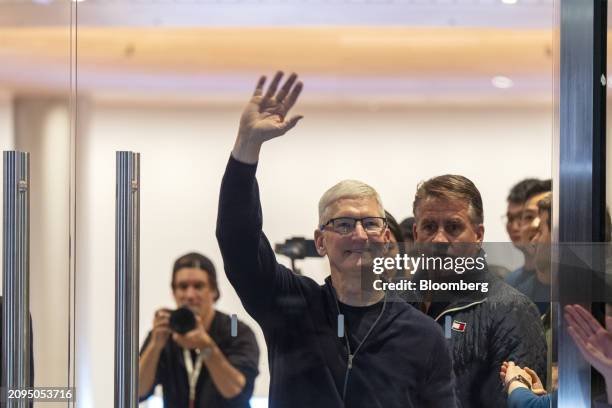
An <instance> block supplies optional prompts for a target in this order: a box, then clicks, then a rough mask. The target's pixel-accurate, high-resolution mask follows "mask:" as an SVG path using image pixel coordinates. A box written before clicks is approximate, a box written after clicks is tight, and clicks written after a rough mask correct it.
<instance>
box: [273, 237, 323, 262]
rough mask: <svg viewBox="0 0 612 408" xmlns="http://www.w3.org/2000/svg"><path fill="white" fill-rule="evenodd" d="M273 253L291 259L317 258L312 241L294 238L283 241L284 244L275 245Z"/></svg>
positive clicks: (317, 254)
mask: <svg viewBox="0 0 612 408" xmlns="http://www.w3.org/2000/svg"><path fill="white" fill-rule="evenodd" d="M274 252H276V253H277V254H280V255H285V256H287V257H289V258H291V259H304V258H319V257H320V256H321V255H319V253H318V252H317V248H316V247H315V242H314V241H313V240H312V239H305V238H302V237H294V238H290V239H288V240H286V241H285V243H284V244H276V245H275V246H274Z"/></svg>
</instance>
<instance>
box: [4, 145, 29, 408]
mask: <svg viewBox="0 0 612 408" xmlns="http://www.w3.org/2000/svg"><path fill="white" fill-rule="evenodd" d="M29 159H30V155H29V153H25V152H17V151H5V152H4V153H3V167H4V184H3V217H4V226H3V231H2V239H3V241H2V242H3V253H2V285H3V286H2V287H3V292H4V299H3V305H2V306H3V307H2V386H3V387H4V388H3V390H4V395H3V396H2V397H3V398H4V401H8V400H7V399H6V397H7V391H6V390H7V389H24V388H27V387H30V386H32V384H30V359H31V358H32V356H31V355H30V350H31V349H30V341H31V337H30V320H29V316H30V261H29V259H30V193H29V187H30V162H29ZM2 406H6V407H10V408H13V407H20V408H21V407H26V406H27V400H24V399H22V400H12V401H8V402H6V403H5V402H2Z"/></svg>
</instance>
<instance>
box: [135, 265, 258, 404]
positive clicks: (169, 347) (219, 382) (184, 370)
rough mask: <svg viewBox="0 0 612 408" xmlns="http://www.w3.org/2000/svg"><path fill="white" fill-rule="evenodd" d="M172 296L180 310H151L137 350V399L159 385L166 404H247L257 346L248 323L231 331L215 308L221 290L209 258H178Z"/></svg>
mask: <svg viewBox="0 0 612 408" xmlns="http://www.w3.org/2000/svg"><path fill="white" fill-rule="evenodd" d="M172 294H173V295H174V300H175V302H176V305H177V307H179V309H177V310H176V311H174V312H173V311H171V310H168V309H159V310H157V311H156V312H155V317H154V319H153V330H152V331H151V332H150V333H149V335H148V336H147V339H146V340H145V343H144V344H143V346H142V349H141V352H140V362H139V397H140V400H141V401H142V400H144V399H146V398H148V397H149V396H150V395H151V394H152V393H153V389H154V387H155V385H157V384H161V385H162V388H163V393H164V406H165V407H173V408H174V407H177V408H181V407H189V408H199V407H207V408H208V407H215V408H218V407H227V408H244V407H249V399H250V398H251V395H252V393H253V385H254V381H255V377H256V376H257V374H258V371H257V364H258V360H259V348H258V347H257V342H256V341H255V335H254V334H253V332H252V331H251V329H250V328H249V327H248V326H247V325H245V324H243V323H242V322H238V325H237V330H235V332H234V333H232V330H231V318H230V317H229V316H228V315H226V314H224V313H221V312H219V311H217V310H215V308H214V303H215V302H216V301H217V300H218V299H219V289H218V286H217V275H216V272H215V267H214V265H213V263H212V262H211V261H210V259H208V258H207V257H205V256H203V255H201V254H198V253H190V254H187V255H184V256H182V257H180V258H179V259H177V260H176V262H175V263H174V267H173V268H172ZM190 311H191V312H192V313H191V312H190ZM232 334H234V336H232Z"/></svg>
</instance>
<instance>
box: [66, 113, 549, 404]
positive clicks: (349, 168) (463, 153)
mask: <svg viewBox="0 0 612 408" xmlns="http://www.w3.org/2000/svg"><path fill="white" fill-rule="evenodd" d="M240 111H241V106H235V107H225V108H214V107H206V106H200V107H194V106H191V107H185V106H183V107H175V108H161V107H158V108H151V107H148V108H145V107H134V106H132V107H130V106H116V107H113V106H108V105H104V104H93V105H92V106H91V111H90V112H89V121H88V127H89V131H88V132H86V134H85V135H84V137H82V138H81V140H79V142H78V153H77V155H78V156H77V169H78V170H77V171H78V176H77V194H78V196H77V238H78V241H77V311H78V312H77V313H78V316H77V333H76V336H77V355H78V359H79V360H78V361H77V365H78V368H77V387H79V393H78V394H77V395H78V398H79V399H80V400H79V406H82V407H92V406H96V407H102V406H112V403H113V393H112V391H111V390H112V389H113V358H112V356H113V330H114V323H113V319H114V194H115V192H114V177H115V167H114V160H115V159H114V158H115V153H114V152H115V151H116V150H133V151H138V152H140V153H141V154H142V156H141V161H142V163H141V166H142V167H141V172H142V176H141V292H140V296H141V297H140V304H141V307H140V313H141V320H140V338H141V340H142V339H144V337H145V335H146V333H147V332H148V330H149V329H150V325H151V320H152V315H153V312H154V310H155V309H156V308H158V307H160V306H168V307H172V306H173V301H172V297H171V292H170V287H169V280H170V271H171V269H170V268H171V266H172V262H173V260H174V259H175V258H176V257H177V256H178V255H181V254H183V253H185V252H187V251H191V250H197V251H201V252H202V253H204V254H207V255H209V256H210V257H212V259H213V261H214V262H215V263H216V265H217V267H218V269H219V278H220V279H219V281H220V289H221V299H220V300H219V302H218V304H217V306H218V308H219V309H220V310H222V311H225V312H228V313H237V314H238V317H239V318H240V319H243V320H245V321H246V322H248V324H249V325H250V326H251V327H253V328H255V327H256V324H255V323H254V322H253V321H252V320H251V319H250V318H249V316H248V315H246V313H245V312H244V310H243V309H242V307H241V306H240V302H239V300H238V298H237V296H236V295H235V293H234V291H233V290H232V289H231V287H230V285H229V284H228V282H227V280H226V279H225V277H224V276H223V269H222V262H221V256H220V253H219V250H218V247H217V243H216V240H215V236H214V230H215V220H216V213H217V200H218V191H219V185H220V181H221V176H222V174H223V171H224V167H225V164H226V161H227V158H228V157H229V154H230V150H231V147H232V144H233V140H234V136H235V134H236V130H237V122H238V118H239V115H240ZM296 112H299V113H303V114H304V115H305V118H304V120H303V121H302V122H301V123H300V124H299V125H298V127H297V128H296V129H294V130H293V131H292V132H291V134H288V135H286V136H285V137H283V138H282V139H278V140H275V141H272V142H270V143H268V144H267V145H266V146H265V147H264V149H263V154H262V157H261V161H260V165H259V170H258V178H259V181H260V186H261V196H262V204H263V210H264V230H265V232H266V233H267V235H268V237H269V239H270V241H271V242H272V243H275V242H281V241H284V240H285V239H286V238H288V237H290V236H298V235H303V236H306V237H310V236H311V235H312V233H313V230H314V228H315V227H316V222H317V213H316V208H317V202H318V199H319V197H320V195H321V194H322V192H323V191H324V190H325V189H326V188H328V187H329V186H331V185H332V184H334V183H335V182H337V181H339V180H340V179H343V178H357V179H361V180H363V181H366V182H368V183H370V184H371V185H373V186H374V187H375V188H377V189H378V190H379V192H380V194H381V196H382V198H383V201H384V203H385V206H386V207H387V208H388V209H389V210H390V211H391V212H392V213H393V214H394V215H395V216H396V217H397V218H398V219H402V218H404V217H406V216H408V215H410V214H411V203H412V197H413V195H414V192H415V187H416V184H417V183H418V182H419V181H421V180H424V179H426V178H429V177H432V176H436V175H440V174H443V173H459V174H463V175H465V176H467V177H469V178H470V179H472V180H473V181H474V182H475V184H476V185H477V186H478V188H479V189H480V191H481V193H482V195H483V199H484V208H485V227H486V234H485V237H486V240H487V241H506V240H507V237H506V234H505V231H504V225H503V224H502V222H501V219H500V216H501V215H502V214H504V212H505V197H506V195H507V191H508V189H509V188H510V187H511V186H512V185H513V183H515V182H516V181H518V180H520V179H522V178H524V177H527V176H535V177H542V178H544V177H550V174H551V137H552V116H551V115H552V112H551V111H550V110H549V109H544V108H541V109H540V108H525V109H507V110H506V109H501V108H499V109H485V110H482V109H480V110H469V109H457V108H447V109H442V108H439V109H414V108H404V109H401V108H395V109H393V110H374V109H369V108H358V107H351V108H350V109H348V108H342V107H335V108H334V107H326V108H316V107H307V106H303V107H301V108H300V106H299V105H298V107H297V109H296ZM301 267H302V268H303V271H304V272H305V274H307V275H310V276H314V277H315V278H316V279H317V280H322V278H323V277H324V276H326V274H327V266H326V262H325V261H324V260H310V261H307V262H303V263H301ZM257 332H258V340H259V343H260V346H261V348H262V356H261V364H260V369H261V375H260V376H259V378H258V381H257V384H256V391H255V393H256V395H266V394H267V387H268V380H269V377H268V374H267V369H266V365H267V361H266V360H267V359H266V353H265V345H264V342H263V337H262V336H261V333H260V332H259V330H258V329H257Z"/></svg>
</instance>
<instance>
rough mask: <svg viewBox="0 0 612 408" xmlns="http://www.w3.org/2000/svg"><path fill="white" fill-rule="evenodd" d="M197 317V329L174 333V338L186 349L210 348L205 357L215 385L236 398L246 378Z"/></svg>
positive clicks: (205, 362)
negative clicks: (181, 333)
mask: <svg viewBox="0 0 612 408" xmlns="http://www.w3.org/2000/svg"><path fill="white" fill-rule="evenodd" d="M196 319H197V323H198V325H197V327H196V328H195V329H193V330H191V331H190V332H188V333H185V334H183V335H180V334H178V333H174V334H173V335H172V338H173V340H174V341H175V342H176V343H177V344H178V345H179V346H181V347H183V348H186V349H191V350H192V349H198V350H200V351H201V352H204V350H205V349H207V350H209V351H208V352H205V353H206V354H205V356H204V357H203V358H204V364H205V365H206V368H207V369H208V373H209V374H210V377H211V379H212V380H213V383H214V384H215V387H216V388H217V390H218V391H219V393H220V394H221V395H223V397H224V398H227V399H230V398H234V397H235V396H237V395H238V394H240V392H241V391H242V389H243V388H244V386H245V384H246V378H245V377H244V375H243V374H242V373H241V372H240V371H239V370H238V369H236V368H235V367H234V366H233V365H232V364H231V363H230V362H229V361H228V360H227V358H226V357H225V355H224V354H223V352H222V351H221V350H220V349H219V347H217V344H216V343H215V342H214V340H213V339H212V338H211V337H210V336H209V335H208V333H207V332H206V329H205V328H204V325H203V324H202V320H201V319H200V317H199V316H196Z"/></svg>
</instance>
